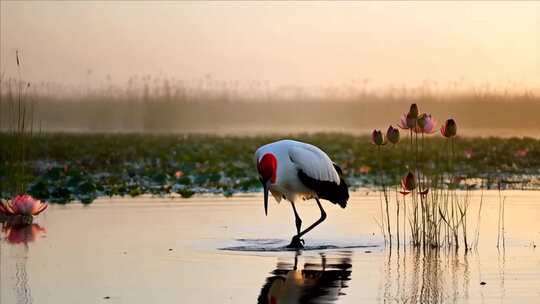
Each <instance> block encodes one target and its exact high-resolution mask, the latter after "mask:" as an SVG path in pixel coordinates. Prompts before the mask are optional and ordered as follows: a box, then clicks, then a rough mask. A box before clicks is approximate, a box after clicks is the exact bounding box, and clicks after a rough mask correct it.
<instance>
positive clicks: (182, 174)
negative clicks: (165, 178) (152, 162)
mask: <svg viewBox="0 0 540 304" xmlns="http://www.w3.org/2000/svg"><path fill="white" fill-rule="evenodd" d="M174 176H175V177H176V178H180V177H182V176H184V172H182V171H180V170H178V171H176V172H174Z"/></svg>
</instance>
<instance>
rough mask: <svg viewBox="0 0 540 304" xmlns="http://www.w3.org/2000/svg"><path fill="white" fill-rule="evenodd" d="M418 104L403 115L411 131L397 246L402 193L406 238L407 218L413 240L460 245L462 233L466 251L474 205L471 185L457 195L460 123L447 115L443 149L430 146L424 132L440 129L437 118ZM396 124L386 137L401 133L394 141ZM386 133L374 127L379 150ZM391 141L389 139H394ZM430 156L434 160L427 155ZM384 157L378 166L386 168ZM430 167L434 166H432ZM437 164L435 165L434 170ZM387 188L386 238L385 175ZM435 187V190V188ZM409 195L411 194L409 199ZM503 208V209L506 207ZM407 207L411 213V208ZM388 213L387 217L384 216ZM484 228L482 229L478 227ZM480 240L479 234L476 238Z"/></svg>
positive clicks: (387, 233)
mask: <svg viewBox="0 0 540 304" xmlns="http://www.w3.org/2000/svg"><path fill="white" fill-rule="evenodd" d="M419 113H420V112H419V109H418V106H417V104H414V103H413V104H411V106H410V108H409V111H408V112H407V113H405V114H403V115H402V116H401V119H400V121H399V124H398V125H399V126H400V127H401V128H402V129H404V130H409V141H408V147H407V149H406V150H405V152H406V153H405V157H403V159H404V160H405V161H404V167H405V168H406V169H407V170H408V173H407V174H406V175H405V176H403V177H402V178H401V189H397V187H396V189H395V192H396V195H395V202H396V215H395V222H396V230H395V231H396V232H395V233H396V236H397V240H398V247H399V245H400V233H401V232H400V229H399V223H400V220H399V217H400V200H399V195H398V193H399V194H401V195H402V196H403V199H402V201H403V207H404V208H403V209H404V212H403V223H404V225H403V226H404V227H403V237H404V240H405V239H406V235H407V231H406V230H407V229H406V225H405V222H406V221H408V222H409V229H410V242H411V244H412V245H413V246H415V247H423V248H426V247H432V248H438V247H441V246H444V245H446V246H453V247H455V248H458V247H459V246H460V241H459V235H460V233H461V236H462V244H463V246H464V247H465V250H468V249H469V248H470V244H469V241H468V239H467V212H468V207H469V195H468V188H467V187H466V188H465V189H466V192H465V195H458V194H457V192H456V191H457V189H458V187H459V183H460V181H461V180H462V178H461V177H460V176H459V175H457V174H456V172H455V159H456V156H455V155H456V154H455V143H454V142H455V137H456V134H457V124H456V122H455V120H454V119H452V118H450V119H448V120H446V122H445V123H444V125H443V126H442V127H441V128H440V132H441V135H442V136H443V138H444V139H445V142H444V144H443V145H442V149H440V151H437V150H431V149H430V148H429V147H426V137H425V135H430V134H433V133H435V131H436V130H437V122H436V120H435V119H434V118H433V117H432V116H431V115H430V114H427V113H422V114H419ZM395 130H397V129H393V128H392V126H390V128H389V129H388V131H387V139H388V138H389V137H390V136H393V137H397V139H395V140H394V139H393V140H392V142H393V143H394V142H395V143H397V142H398V140H399V135H397V136H396V135H395V134H394V132H395ZM378 137H382V136H380V135H379V133H377V132H376V131H373V134H372V142H373V143H375V144H376V145H377V155H380V154H381V150H382V149H383V145H382V140H381V139H378V140H375V139H377V138H378ZM389 141H390V140H389ZM433 155H435V158H436V160H437V162H440V163H442V164H444V167H443V168H440V167H439V168H440V170H437V167H438V166H436V164H435V165H434V163H433ZM429 158H431V159H432V160H431V161H428V159H429ZM381 162H382V161H381V158H380V156H379V169H381V168H383V166H382V163H381ZM430 167H431V169H430ZM433 168H435V169H433ZM380 181H381V184H382V188H381V196H382V197H384V199H385V202H386V208H385V210H383V208H382V203H381V223H382V224H383V225H382V227H384V223H385V222H386V225H387V227H386V228H387V229H383V235H384V239H385V240H386V239H387V238H388V239H389V240H390V245H391V240H392V232H391V229H390V228H389V227H390V214H389V208H388V205H389V203H390V202H389V197H391V195H389V192H390V190H389V189H388V188H386V187H385V182H384V179H383V178H382V177H381V178H380ZM430 190H431V191H430ZM406 196H409V197H410V201H409V202H408V203H407V201H406ZM503 210H504V209H503ZM407 211H408V212H407ZM385 217H386V221H383V218H385ZM477 233H479V232H477ZM476 239H478V236H477V238H476Z"/></svg>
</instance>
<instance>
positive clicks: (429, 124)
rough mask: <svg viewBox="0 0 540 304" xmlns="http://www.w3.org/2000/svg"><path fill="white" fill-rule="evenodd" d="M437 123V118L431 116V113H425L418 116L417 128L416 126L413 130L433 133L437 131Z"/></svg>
mask: <svg viewBox="0 0 540 304" xmlns="http://www.w3.org/2000/svg"><path fill="white" fill-rule="evenodd" d="M436 125H437V121H435V119H434V118H433V117H431V114H426V113H424V114H422V115H420V116H418V120H417V123H416V128H414V129H413V131H414V132H415V133H424V134H431V133H434V132H435V131H436V130H435V127H436Z"/></svg>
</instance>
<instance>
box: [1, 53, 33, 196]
mask: <svg viewBox="0 0 540 304" xmlns="http://www.w3.org/2000/svg"><path fill="white" fill-rule="evenodd" d="M15 61H16V64H17V74H18V77H17V79H7V87H8V88H9V90H8V94H7V95H2V98H1V101H0V108H1V109H2V110H0V115H2V116H0V128H3V130H5V131H7V133H8V134H10V135H11V138H12V139H13V140H12V141H10V142H9V143H8V142H4V144H5V145H9V147H7V148H6V149H2V151H3V153H4V154H5V155H3V156H2V158H0V159H2V163H3V168H4V169H3V170H5V175H6V182H3V183H0V192H7V193H12V194H21V193H24V192H25V191H26V189H27V185H28V183H29V182H30V180H29V175H28V173H27V171H28V166H27V164H26V158H27V153H28V149H29V148H30V145H31V139H32V136H33V134H34V113H35V103H34V101H33V99H31V98H29V95H28V91H29V88H30V83H28V82H25V81H23V77H22V58H21V56H20V53H19V50H16V51H15ZM0 80H1V82H0V83H1V85H2V87H3V85H4V82H5V81H6V80H4V79H0ZM13 86H14V87H15V94H13V91H12V89H11V88H12V87H13ZM4 103H5V105H4ZM4 121H6V123H5V125H4ZM2 186H4V187H6V188H7V189H1V187H2Z"/></svg>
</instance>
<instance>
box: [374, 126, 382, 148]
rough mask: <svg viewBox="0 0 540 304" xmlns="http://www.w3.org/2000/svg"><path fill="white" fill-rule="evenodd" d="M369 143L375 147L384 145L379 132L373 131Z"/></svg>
mask: <svg viewBox="0 0 540 304" xmlns="http://www.w3.org/2000/svg"><path fill="white" fill-rule="evenodd" d="M371 142H372V143H373V144H375V145H377V146H382V145H384V138H383V134H382V132H381V130H373V132H372V133H371Z"/></svg>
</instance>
